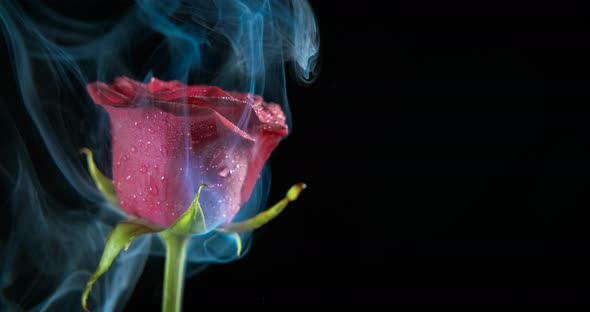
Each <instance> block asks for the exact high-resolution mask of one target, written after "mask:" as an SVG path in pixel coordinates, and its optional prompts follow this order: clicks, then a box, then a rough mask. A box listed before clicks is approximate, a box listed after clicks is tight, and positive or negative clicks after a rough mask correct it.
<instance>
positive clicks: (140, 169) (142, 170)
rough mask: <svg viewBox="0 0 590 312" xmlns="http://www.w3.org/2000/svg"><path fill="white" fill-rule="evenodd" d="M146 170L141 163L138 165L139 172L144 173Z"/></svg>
mask: <svg viewBox="0 0 590 312" xmlns="http://www.w3.org/2000/svg"><path fill="white" fill-rule="evenodd" d="M146 171H147V168H146V166H145V165H141V167H139V172H141V173H145V172H146Z"/></svg>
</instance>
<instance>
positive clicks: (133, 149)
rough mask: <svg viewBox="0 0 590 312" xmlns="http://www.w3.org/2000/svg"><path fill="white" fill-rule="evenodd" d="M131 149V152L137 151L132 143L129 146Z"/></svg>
mask: <svg viewBox="0 0 590 312" xmlns="http://www.w3.org/2000/svg"><path fill="white" fill-rule="evenodd" d="M131 151H132V152H133V153H137V147H135V146H133V145H132V146H131Z"/></svg>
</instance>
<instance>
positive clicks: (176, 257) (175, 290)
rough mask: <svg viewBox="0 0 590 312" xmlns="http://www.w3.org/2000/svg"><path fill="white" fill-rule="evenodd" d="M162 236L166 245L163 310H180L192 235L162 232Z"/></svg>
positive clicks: (168, 311)
mask: <svg viewBox="0 0 590 312" xmlns="http://www.w3.org/2000/svg"><path fill="white" fill-rule="evenodd" d="M162 238H163V239H164V244H165V245H166V268H165V272H164V300H163V302H162V312H180V311H181V306H182V290H183V286H184V266H185V259H186V246H187V245H188V241H189V238H190V237H189V236H187V235H177V234H173V233H162Z"/></svg>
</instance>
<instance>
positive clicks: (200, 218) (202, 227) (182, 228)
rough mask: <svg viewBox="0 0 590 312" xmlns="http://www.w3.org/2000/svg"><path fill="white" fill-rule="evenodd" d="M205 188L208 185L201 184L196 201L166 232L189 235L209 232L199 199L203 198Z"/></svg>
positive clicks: (194, 200)
mask: <svg viewBox="0 0 590 312" xmlns="http://www.w3.org/2000/svg"><path fill="white" fill-rule="evenodd" d="M203 187H207V184H201V186H199V190H198V191H197V195H195V199H193V202H192V203H191V205H190V206H189V207H188V209H187V210H186V211H185V212H184V213H183V214H182V215H181V216H180V217H179V218H178V219H176V221H175V222H174V223H173V224H172V225H171V226H170V227H169V228H168V229H166V232H170V233H174V234H181V235H188V234H200V233H205V232H206V231H207V226H206V224H205V215H204V214H203V209H201V204H199V197H200V196H201V190H202V189H203Z"/></svg>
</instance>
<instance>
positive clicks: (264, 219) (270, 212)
mask: <svg viewBox="0 0 590 312" xmlns="http://www.w3.org/2000/svg"><path fill="white" fill-rule="evenodd" d="M305 188H306V185H305V184H304V183H298V184H295V185H293V186H292V187H291V188H290V189H289V191H288V192H287V195H286V196H285V198H283V199H281V200H280V201H279V202H278V203H276V204H275V205H274V206H272V207H270V208H269V209H267V210H265V211H263V212H261V213H259V214H257V215H255V216H254V217H252V218H250V219H247V220H244V221H241V222H236V223H231V224H229V225H227V226H225V227H220V228H218V229H217V231H218V232H221V233H240V232H246V231H251V230H254V229H257V228H259V227H261V226H263V225H265V224H266V223H268V222H269V221H270V220H272V219H274V218H276V217H277V216H278V215H279V214H280V213H281V212H282V211H283V210H285V208H286V207H287V204H289V203H290V202H292V201H295V200H296V199H297V197H299V194H300V193H301V191H303V190H304V189H305ZM240 247H241V244H240ZM240 249H241V248H240Z"/></svg>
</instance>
